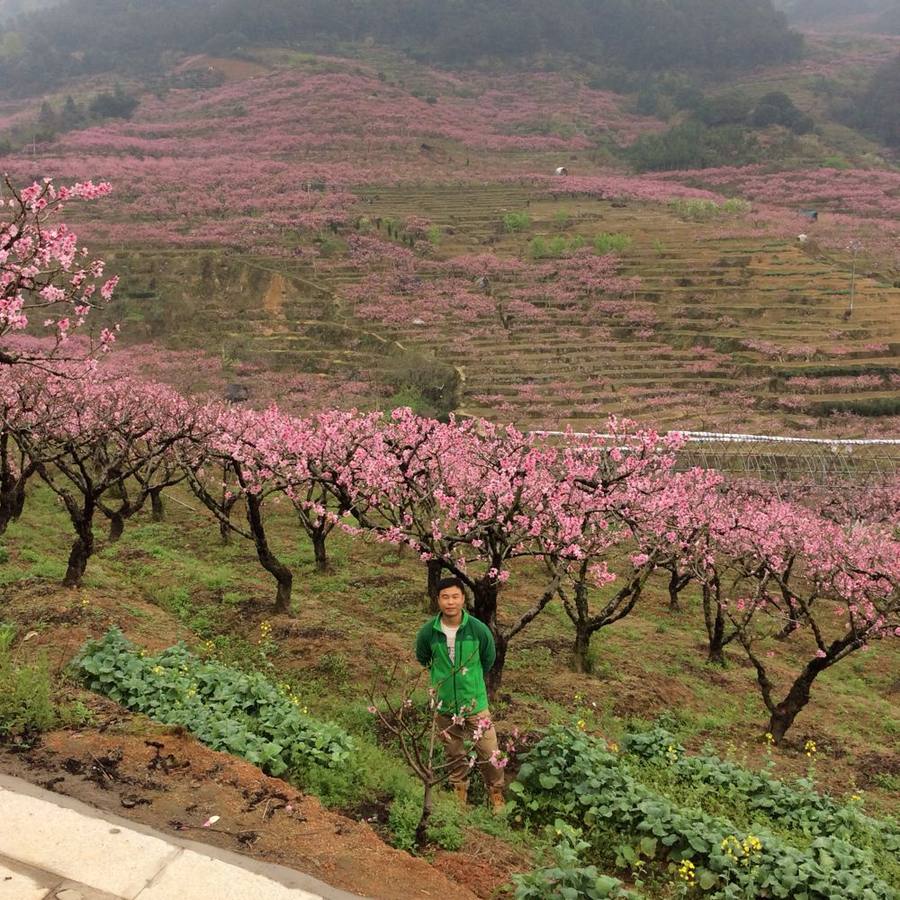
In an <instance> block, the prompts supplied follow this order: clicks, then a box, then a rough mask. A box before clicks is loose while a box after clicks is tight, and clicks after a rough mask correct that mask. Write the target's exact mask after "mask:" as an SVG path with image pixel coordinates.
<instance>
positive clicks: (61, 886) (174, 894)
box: [0, 775, 357, 900]
mask: <svg viewBox="0 0 900 900" xmlns="http://www.w3.org/2000/svg"><path fill="white" fill-rule="evenodd" d="M356 896H357V895H355V894H348V893H347V892H346V891H341V890H338V889H336V888H332V887H329V886H328V885H326V884H324V883H323V882H321V881H318V880H317V879H315V878H313V877H311V876H309V875H305V874H303V873H302V872H298V871H295V870H294V869H288V868H286V867H284V866H278V865H273V864H271V863H262V862H257V861H255V860H252V859H248V858H247V857H244V856H240V855H239V854H237V853H230V852H229V851H227V850H220V849H218V848H216V847H211V846H208V845H206V844H200V843H196V842H194V841H187V840H180V839H177V838H172V837H169V836H168V835H164V834H162V833H160V832H157V831H154V830H153V829H151V828H146V827H144V826H142V825H139V824H135V823H133V822H129V821H126V820H125V819H121V818H119V817H117V816H114V815H111V814H109V813H106V812H102V811H100V810H97V809H94V808H92V807H90V806H87V805H86V804H84V803H81V802H80V801H78V800H73V799H71V798H69V797H64V796H61V795H59V794H54V793H52V792H50V791H47V790H44V789H43V788H39V787H36V786H34V785H32V784H29V783H28V782H26V781H22V780H21V779H19V778H13V777H11V776H7V775H0V900H201V898H202V900H351V898H354V897H356Z"/></svg>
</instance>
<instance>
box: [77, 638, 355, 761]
mask: <svg viewBox="0 0 900 900" xmlns="http://www.w3.org/2000/svg"><path fill="white" fill-rule="evenodd" d="M75 667H76V670H77V671H78V672H79V673H80V675H81V676H82V678H83V679H84V682H85V683H86V684H87V686H88V687H90V688H91V690H94V691H99V692H101V693H103V694H106V695H107V696H108V697H110V698H111V699H112V700H115V701H116V702H118V703H121V704H122V705H123V706H127V707H128V708H129V709H133V710H136V711H138V712H142V713H145V714H146V715H148V716H150V717H151V718H153V719H155V720H156V721H158V722H163V723H165V724H171V725H175V724H177V725H183V726H184V727H186V728H188V729H189V730H190V731H191V732H192V733H193V734H194V735H196V737H197V738H198V739H199V740H200V741H202V742H203V743H204V744H207V745H209V746H210V747H213V748H214V749H216V750H225V751H228V752H230V753H234V754H235V755H237V756H241V757H243V758H244V759H246V760H248V761H249V762H252V763H255V764H256V765H258V766H259V767H260V768H261V769H263V770H264V771H266V772H268V773H270V774H272V775H283V774H285V773H287V774H290V773H291V772H292V771H295V770H303V769H304V768H306V767H309V766H311V765H314V766H324V767H326V768H334V767H338V766H342V765H345V764H346V763H347V762H348V760H349V759H350V755H351V753H352V750H353V742H352V740H351V738H350V736H349V735H348V734H347V733H346V732H344V731H343V730H342V729H341V728H338V727H337V726H336V725H332V724H330V723H327V722H320V721H318V720H317V719H314V718H313V717H312V716H310V715H308V714H307V713H305V712H304V711H303V710H302V708H301V707H300V705H299V699H298V698H296V697H292V696H290V695H289V694H288V695H286V694H285V692H284V691H283V690H282V689H280V688H279V687H277V686H276V685H274V684H272V682H270V681H269V680H268V679H267V678H265V676H263V675H262V674H260V673H247V672H241V671H239V670H238V669H233V668H230V667H228V666H224V665H222V664H221V663H217V662H209V661H203V660H201V659H200V658H199V657H197V656H195V655H194V654H192V653H190V652H189V651H188V649H187V648H186V647H185V646H184V644H177V645H176V646H174V647H169V648H167V649H166V650H163V651H162V652H160V653H157V654H155V655H153V656H146V655H144V654H143V652H142V651H139V650H138V649H137V647H135V645H134V644H132V643H131V642H130V641H129V640H128V639H127V638H126V637H125V636H124V635H123V634H122V632H121V631H120V630H119V629H118V628H111V629H110V630H109V631H108V632H107V633H106V634H105V635H104V636H103V637H102V638H101V639H100V640H95V641H88V643H87V644H86V645H85V646H84V647H83V648H82V650H81V652H80V653H79V655H78V657H77V658H76V660H75Z"/></svg>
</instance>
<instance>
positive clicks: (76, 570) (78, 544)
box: [62, 515, 94, 587]
mask: <svg viewBox="0 0 900 900" xmlns="http://www.w3.org/2000/svg"><path fill="white" fill-rule="evenodd" d="M92 518H93V516H88V515H85V516H83V517H82V520H81V522H80V523H78V524H77V525H76V532H77V534H78V537H77V538H75V543H74V544H72V550H71V552H70V553H69V565H68V568H67V569H66V574H65V577H64V578H63V582H62V583H63V587H78V586H79V585H80V584H81V579H82V578H83V577H84V573H85V570H86V569H87V564H88V560H89V559H90V557H91V554H92V553H93V552H94V534H93V530H92V528H91V519H92Z"/></svg>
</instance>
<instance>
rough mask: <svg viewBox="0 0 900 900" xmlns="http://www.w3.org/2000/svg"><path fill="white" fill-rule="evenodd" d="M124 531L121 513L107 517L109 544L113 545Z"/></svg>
mask: <svg viewBox="0 0 900 900" xmlns="http://www.w3.org/2000/svg"><path fill="white" fill-rule="evenodd" d="M124 530H125V517H124V516H122V515H121V513H113V514H112V515H111V516H110V517H109V542H110V543H111V544H114V543H115V542H116V541H117V540H119V538H120V537H122V532H123V531H124Z"/></svg>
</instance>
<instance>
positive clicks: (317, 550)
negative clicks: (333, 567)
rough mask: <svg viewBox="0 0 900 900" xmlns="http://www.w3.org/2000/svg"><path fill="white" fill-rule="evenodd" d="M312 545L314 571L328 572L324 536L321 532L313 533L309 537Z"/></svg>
mask: <svg viewBox="0 0 900 900" xmlns="http://www.w3.org/2000/svg"><path fill="white" fill-rule="evenodd" d="M310 538H311V539H312V545H313V553H314V554H315V557H316V571H317V572H327V571H328V555H327V554H326V552H325V534H324V532H321V531H313V533H312V534H311V535H310Z"/></svg>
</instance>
